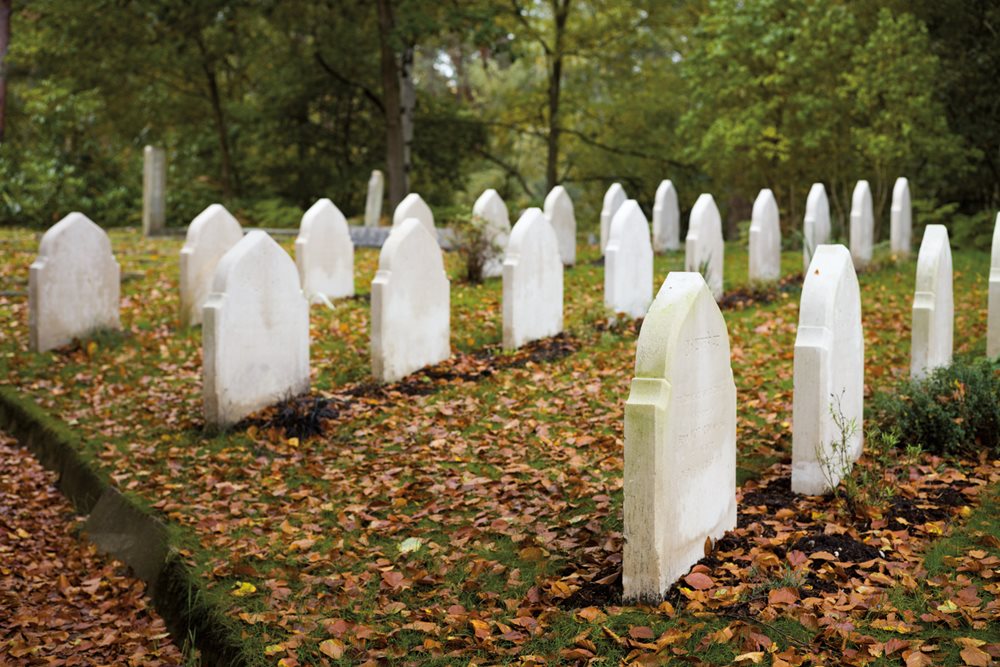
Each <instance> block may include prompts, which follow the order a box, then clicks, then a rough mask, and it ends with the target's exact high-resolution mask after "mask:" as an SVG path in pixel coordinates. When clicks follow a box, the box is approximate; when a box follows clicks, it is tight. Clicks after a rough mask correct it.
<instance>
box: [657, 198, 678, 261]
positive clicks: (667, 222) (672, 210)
mask: <svg viewBox="0 0 1000 667" xmlns="http://www.w3.org/2000/svg"><path fill="white" fill-rule="evenodd" d="M680 247H681V211H680V207H679V206H678V204H677V188H675V187H674V184H673V183H672V182H671V181H661V182H660V185H659V187H658V188H656V199H655V201H654V202H653V252H666V251H667V250H680Z"/></svg>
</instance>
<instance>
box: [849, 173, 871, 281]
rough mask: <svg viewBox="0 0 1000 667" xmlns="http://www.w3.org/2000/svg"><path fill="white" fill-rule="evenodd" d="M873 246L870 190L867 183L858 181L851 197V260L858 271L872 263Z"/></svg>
mask: <svg viewBox="0 0 1000 667" xmlns="http://www.w3.org/2000/svg"><path fill="white" fill-rule="evenodd" d="M874 244H875V212H874V210H873V209H872V189H871V186H869V185H868V181H858V184H857V185H856V186H854V194H853V196H852V197H851V258H852V259H853V260H854V268H855V269H856V270H858V271H860V270H861V269H863V268H865V267H866V266H868V264H869V263H870V262H871V261H872V246H873V245H874Z"/></svg>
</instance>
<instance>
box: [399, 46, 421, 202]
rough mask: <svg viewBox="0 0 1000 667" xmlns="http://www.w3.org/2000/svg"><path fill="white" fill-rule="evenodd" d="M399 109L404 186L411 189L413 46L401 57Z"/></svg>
mask: <svg viewBox="0 0 1000 667" xmlns="http://www.w3.org/2000/svg"><path fill="white" fill-rule="evenodd" d="M399 98H400V102H401V103H402V104H401V106H400V109H399V115H400V125H401V126H402V128H403V179H404V180H403V184H404V188H405V190H406V191H409V189H410V166H411V165H412V164H413V163H412V158H411V155H412V147H413V110H414V108H415V107H416V106H417V91H416V89H415V88H414V87H413V45H412V44H409V45H407V46H406V47H404V48H403V50H402V51H401V52H400V55H399Z"/></svg>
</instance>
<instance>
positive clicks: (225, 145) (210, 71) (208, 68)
mask: <svg viewBox="0 0 1000 667" xmlns="http://www.w3.org/2000/svg"><path fill="white" fill-rule="evenodd" d="M195 41H196V43H197V44H198V49H199V51H201V67H202V71H204V72H205V81H206V82H207V84H208V96H209V101H210V102H211V104H212V115H213V117H214V119H215V131H216V134H218V137H219V151H220V152H221V154H222V195H223V197H225V198H226V199H229V198H231V197H232V196H233V195H234V194H237V191H238V187H234V185H236V184H237V180H236V177H235V173H234V170H233V156H232V152H231V151H230V149H229V129H228V128H227V127H226V115H225V113H224V112H223V109H222V96H221V95H220V94H219V81H218V78H217V77H216V75H215V67H214V66H213V65H212V62H211V60H210V59H209V57H208V50H207V49H206V48H205V44H204V42H202V40H201V37H200V36H198V37H196V38H195Z"/></svg>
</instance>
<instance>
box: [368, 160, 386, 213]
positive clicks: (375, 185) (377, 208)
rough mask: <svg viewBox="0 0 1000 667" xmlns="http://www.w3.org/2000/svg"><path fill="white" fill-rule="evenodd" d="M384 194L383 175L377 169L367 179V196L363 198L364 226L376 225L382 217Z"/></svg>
mask: <svg viewBox="0 0 1000 667" xmlns="http://www.w3.org/2000/svg"><path fill="white" fill-rule="evenodd" d="M384 194H385V177H384V176H383V175H382V172H381V171H379V170H378V169H374V170H373V171H372V175H371V178H369V179H368V196H367V197H366V198H365V227H378V223H379V220H380V219H381V218H382V196H383V195H384Z"/></svg>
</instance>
